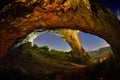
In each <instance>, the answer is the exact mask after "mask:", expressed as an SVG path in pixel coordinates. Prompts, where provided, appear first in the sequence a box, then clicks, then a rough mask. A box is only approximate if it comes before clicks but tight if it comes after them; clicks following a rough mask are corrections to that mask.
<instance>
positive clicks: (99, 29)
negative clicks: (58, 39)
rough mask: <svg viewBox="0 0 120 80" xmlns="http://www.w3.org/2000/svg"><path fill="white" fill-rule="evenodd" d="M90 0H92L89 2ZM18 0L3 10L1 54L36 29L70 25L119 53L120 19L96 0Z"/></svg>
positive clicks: (1, 15)
mask: <svg viewBox="0 0 120 80" xmlns="http://www.w3.org/2000/svg"><path fill="white" fill-rule="evenodd" d="M89 1H90V3H89ZM89 1H88V0H52V1H51V0H15V1H13V2H11V3H9V5H7V6H6V7H4V8H3V9H2V10H1V11H0V52H1V53H0V54H1V55H0V56H1V57H3V56H4V55H5V54H6V52H7V50H8V49H9V48H10V47H12V45H14V44H16V43H17V42H18V40H19V39H20V38H23V37H25V36H26V35H27V34H29V33H30V32H32V31H34V30H35V29H53V28H56V29H58V28H69V29H70V28H71V29H78V30H80V31H84V32H88V33H91V34H95V35H97V36H99V37H102V38H103V39H105V40H106V41H107V42H108V43H109V44H110V45H111V46H112V49H113V52H114V53H115V55H116V57H118V56H119V57H120V54H119V53H120V48H119V46H120V40H119V39H120V35H119V31H120V23H119V21H118V19H117V18H116V17H115V16H114V15H113V14H112V13H111V12H110V10H109V9H107V8H105V7H103V6H101V5H100V4H99V3H97V1H94V0H89Z"/></svg>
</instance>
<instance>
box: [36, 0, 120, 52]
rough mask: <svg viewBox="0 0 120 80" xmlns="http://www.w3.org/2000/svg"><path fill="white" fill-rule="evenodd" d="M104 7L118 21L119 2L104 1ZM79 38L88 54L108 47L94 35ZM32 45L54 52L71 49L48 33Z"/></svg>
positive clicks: (61, 40) (83, 35)
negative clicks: (111, 12) (46, 47)
mask: <svg viewBox="0 0 120 80" xmlns="http://www.w3.org/2000/svg"><path fill="white" fill-rule="evenodd" d="M104 2H105V3H104V4H105V6H107V7H108V8H110V9H111V10H112V11H113V13H114V14H115V15H117V16H118V17H119V19H120V1H119V0H104ZM78 36H79V37H80V41H81V43H82V46H83V48H84V49H85V50H86V51H87V52H89V51H93V50H98V49H99V48H101V47H106V46H109V44H107V42H106V41H105V40H103V39H102V38H99V37H97V36H95V35H91V34H87V33H84V32H80V33H79V34H78ZM34 43H35V44H38V45H39V46H46V45H47V46H49V47H50V48H51V49H56V50H62V51H63V50H65V51H69V50H71V47H70V46H69V44H68V43H67V42H66V41H64V40H63V39H61V38H60V37H58V36H56V35H54V34H49V33H44V34H42V35H40V36H38V37H37V38H36V39H34Z"/></svg>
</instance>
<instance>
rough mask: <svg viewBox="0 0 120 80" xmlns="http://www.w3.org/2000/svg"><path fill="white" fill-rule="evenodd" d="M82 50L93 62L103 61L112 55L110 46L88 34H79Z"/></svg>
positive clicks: (101, 39)
mask: <svg viewBox="0 0 120 80" xmlns="http://www.w3.org/2000/svg"><path fill="white" fill-rule="evenodd" d="M78 36H79V37H80V41H81V44H82V46H83V48H84V50H85V51H86V52H87V53H88V54H89V55H90V57H91V58H93V59H95V60H99V59H100V60H105V59H108V58H109V57H110V55H111V54H113V52H112V49H111V46H110V45H109V43H107V42H106V41H105V40H104V39H103V38H100V37H98V36H96V35H92V34H89V33H84V32H79V33H78Z"/></svg>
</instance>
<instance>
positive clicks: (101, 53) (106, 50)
mask: <svg viewBox="0 0 120 80" xmlns="http://www.w3.org/2000/svg"><path fill="white" fill-rule="evenodd" d="M111 53H112V50H111V47H110V46H109V47H103V48H100V49H99V50H95V51H90V52H88V54H89V55H90V56H91V57H92V58H94V59H99V58H101V57H108V56H109V55H110V54H111Z"/></svg>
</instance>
